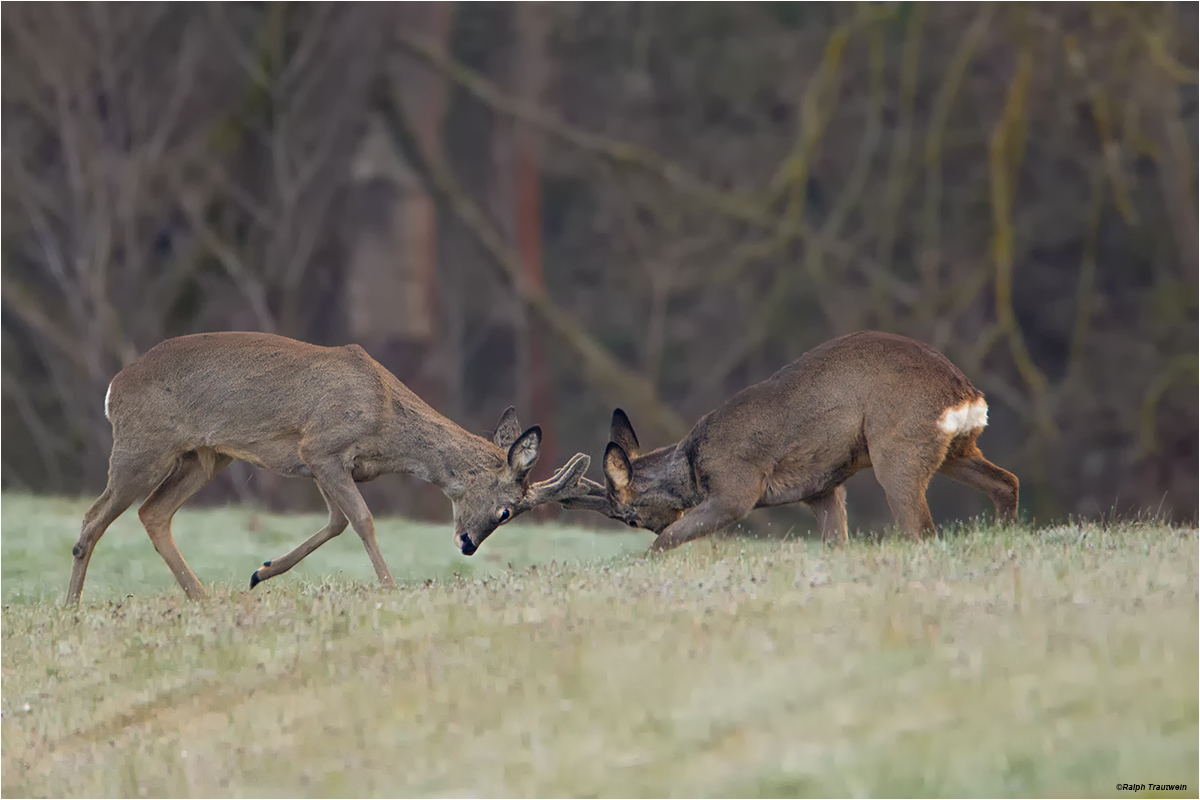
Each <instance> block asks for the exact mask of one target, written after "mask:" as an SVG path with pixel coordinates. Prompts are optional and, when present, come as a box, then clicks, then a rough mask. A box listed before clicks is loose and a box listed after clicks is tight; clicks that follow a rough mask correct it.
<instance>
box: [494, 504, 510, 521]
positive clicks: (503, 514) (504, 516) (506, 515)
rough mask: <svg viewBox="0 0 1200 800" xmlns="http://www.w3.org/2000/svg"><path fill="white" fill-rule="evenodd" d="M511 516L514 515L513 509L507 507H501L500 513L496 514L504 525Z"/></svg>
mask: <svg viewBox="0 0 1200 800" xmlns="http://www.w3.org/2000/svg"><path fill="white" fill-rule="evenodd" d="M511 516H512V511H510V510H509V509H507V508H502V509H500V513H498V514H497V515H496V518H497V519H499V520H500V524H501V525H503V524H504V523H506V522H508V518H509V517H511Z"/></svg>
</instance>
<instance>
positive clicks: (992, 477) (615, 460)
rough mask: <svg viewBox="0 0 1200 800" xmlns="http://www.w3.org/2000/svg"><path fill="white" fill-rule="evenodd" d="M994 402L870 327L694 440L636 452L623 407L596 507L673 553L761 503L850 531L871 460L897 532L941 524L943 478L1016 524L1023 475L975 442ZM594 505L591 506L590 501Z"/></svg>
mask: <svg viewBox="0 0 1200 800" xmlns="http://www.w3.org/2000/svg"><path fill="white" fill-rule="evenodd" d="M985 425H987V403H986V402H984V399H983V394H982V393H981V392H979V391H978V390H977V389H975V387H974V386H972V385H971V383H970V381H968V380H967V378H966V376H964V375H963V374H962V372H960V371H959V370H958V368H957V367H955V366H954V365H953V364H951V363H950V361H949V359H947V358H946V357H945V356H943V355H942V354H941V353H939V352H937V351H936V350H934V349H933V348H932V347H929V346H928V345H925V344H923V343H921V342H918V341H914V340H913V339H908V338H906V337H903V336H896V335H894V334H889V333H879V332H876V331H864V332H860V333H853V334H850V335H849V336H843V337H840V338H838V339H833V340H831V341H828V342H826V343H825V344H822V345H820V346H818V347H816V348H814V349H812V350H810V351H809V352H807V353H805V354H804V355H802V356H801V357H800V358H799V359H797V360H796V361H795V362H793V363H792V364H790V365H788V366H786V367H784V368H783V369H781V370H779V371H778V372H776V373H775V374H774V375H772V376H771V377H770V378H768V379H767V380H765V381H763V382H762V383H758V384H755V385H754V386H751V387H749V388H747V389H744V390H742V391H741V392H739V393H738V394H736V395H734V396H733V397H732V398H731V399H730V400H729V401H728V402H726V403H725V404H724V405H722V406H721V407H720V408H718V409H716V410H715V411H712V412H711V413H709V414H707V415H706V416H704V417H703V418H701V420H700V421H699V422H697V423H696V425H695V427H693V428H692V430H691V432H690V433H689V434H688V435H687V437H686V438H685V439H684V440H683V441H681V442H679V443H678V444H674V445H671V446H668V447H662V448H659V449H658V450H654V451H653V452H650V453H646V454H644V455H643V454H640V453H639V452H638V449H639V448H638V440H637V435H636V434H634V432H633V427H632V426H631V425H630V424H629V418H628V417H626V416H625V412H623V411H622V410H621V409H619V408H618V409H617V410H616V411H614V412H613V419H612V433H611V436H612V441H611V442H609V444H608V447H607V449H606V450H605V453H604V474H605V479H606V487H605V494H606V498H607V504H606V505H604V504H602V503H601V502H600V501H599V500H598V496H599V493H600V492H599V486H598V485H597V484H595V483H594V482H592V481H588V480H586V479H585V480H584V481H583V482H581V484H580V489H579V491H580V492H585V491H586V492H587V495H588V497H589V498H590V499H588V500H583V499H580V500H578V501H577V506H576V507H590V508H594V509H596V510H600V511H601V512H602V513H604V514H606V515H608V516H609V517H612V518H613V519H618V520H621V521H622V522H625V523H627V524H629V525H632V526H634V527H642V528H647V529H649V530H651V531H654V532H655V533H657V534H659V536H658V538H657V539H656V540H655V541H654V544H653V545H652V546H651V549H653V550H667V549H670V548H672V547H677V546H678V545H681V544H683V543H684V542H687V541H690V540H692V539H696V538H698V537H700V536H704V535H706V534H709V533H713V532H714V531H717V530H719V529H721V528H724V527H725V526H726V525H729V524H731V523H733V522H736V521H737V520H739V519H741V518H742V517H744V516H746V515H747V514H749V513H750V511H751V510H752V509H754V508H762V507H766V506H777V505H783V504H785V503H795V502H802V503H806V504H807V505H808V506H809V507H810V508H811V509H812V510H813V512H814V513H815V514H816V517H817V521H818V525H819V528H820V531H821V538H822V539H823V540H824V541H826V542H829V543H841V542H844V541H846V539H847V531H846V489H845V487H843V486H842V484H843V483H844V482H845V481H846V480H847V479H848V478H849V477H850V476H851V475H853V474H855V473H856V472H859V471H860V470H864V469H867V468H868V467H873V468H874V470H875V477H876V479H877V480H878V481H879V483H880V484H881V485H882V486H883V489H884V491H885V492H886V493H887V500H888V505H889V506H890V507H891V510H892V514H893V516H894V517H895V518H896V522H897V524H898V525H899V526H900V528H901V529H902V530H904V531H906V532H907V533H909V534H911V535H916V536H920V535H924V534H926V533H929V532H932V531H933V518H932V517H931V516H930V514H929V506H928V505H927V504H926V502H925V489H926V487H927V486H928V485H929V479H930V478H931V477H932V476H933V473H935V472H941V473H942V474H943V475H946V476H948V477H950V478H953V479H954V480H956V481H958V482H960V483H963V484H966V485H967V486H972V487H974V488H976V489H979V490H980V491H982V492H984V493H986V494H987V495H988V496H990V497H991V499H992V502H993V503H994V504H995V506H996V516H997V518H998V519H1000V520H1002V521H1011V520H1013V519H1015V517H1016V513H1017V486H1018V483H1017V478H1016V476H1015V475H1013V474H1012V473H1011V472H1008V471H1006V470H1003V469H1001V468H1000V467H997V466H996V465H995V464H992V463H991V462H990V461H988V460H987V459H985V458H984V457H983V453H981V452H980V451H979V448H978V447H976V445H975V440H976V438H978V436H979V434H980V433H981V432H982V431H983V428H984V426H985ZM588 503H590V505H587V504H588Z"/></svg>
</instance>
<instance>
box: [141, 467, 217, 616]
mask: <svg viewBox="0 0 1200 800" xmlns="http://www.w3.org/2000/svg"><path fill="white" fill-rule="evenodd" d="M209 453H211V451H209ZM206 461H207V463H205V462H206ZM232 461H233V459H231V458H230V457H229V456H223V455H217V456H216V457H215V459H213V458H211V457H209V456H207V455H206V456H205V457H203V458H202V457H201V456H200V455H199V454H198V453H196V451H192V452H189V453H184V455H183V456H181V457H180V459H179V462H178V464H177V465H176V467H175V469H174V470H172V472H171V474H170V475H168V476H167V477H166V478H165V479H163V482H162V483H160V484H159V485H158V486H157V487H155V489H154V491H153V492H151V493H150V496H149V497H147V498H146V502H144V503H142V505H141V508H139V509H138V517H139V518H140V519H141V521H142V526H143V527H145V529H146V533H147V534H148V535H149V536H150V541H151V542H152V543H153V544H154V549H155V550H157V551H158V554H159V555H160V556H162V559H163V561H165V562H167V566H168V567H170V569H171V572H172V574H174V575H175V580H176V581H178V582H179V586H180V588H182V589H183V591H184V593H185V594H186V595H187V596H188V599H189V600H201V599H203V598H204V594H205V593H204V587H203V586H202V585H201V584H200V580H199V579H198V578H197V577H196V573H194V572H192V569H191V567H189V566H188V565H187V562H186V561H184V560H183V554H182V553H180V552H179V548H178V547H177V546H176V545H175V538H174V537H173V536H171V519H172V518H173V517H174V516H175V512H176V511H178V510H179V507H180V506H182V505H183V504H184V503H186V502H187V501H188V500H189V499H190V498H191V497H192V495H194V494H195V493H196V492H198V491H200V490H201V489H203V488H204V487H205V486H207V485H208V484H209V482H210V481H212V479H213V478H214V477H216V475H217V473H218V472H220V471H221V470H223V469H225V467H227V466H229V464H230V462H232Z"/></svg>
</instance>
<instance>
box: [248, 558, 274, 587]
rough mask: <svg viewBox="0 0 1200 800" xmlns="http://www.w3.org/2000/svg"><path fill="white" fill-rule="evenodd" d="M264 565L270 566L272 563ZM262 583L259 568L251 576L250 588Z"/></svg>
mask: <svg viewBox="0 0 1200 800" xmlns="http://www.w3.org/2000/svg"><path fill="white" fill-rule="evenodd" d="M264 566H270V565H269V564H268V565H264ZM260 583H262V578H260V577H258V570H254V574H253V575H251V576H250V588H251V589H253V588H254V587H255V586H258V585H259V584H260Z"/></svg>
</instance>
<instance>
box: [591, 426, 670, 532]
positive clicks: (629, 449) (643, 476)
mask: <svg viewBox="0 0 1200 800" xmlns="http://www.w3.org/2000/svg"><path fill="white" fill-rule="evenodd" d="M610 437H611V439H612V441H610V442H609V443H608V447H607V448H605V450H604V479H605V484H606V485H605V499H606V501H607V504H606V507H605V508H604V509H602V513H604V514H606V515H607V516H608V517H610V518H611V519H616V520H620V521H621V522H624V523H625V524H626V525H629V526H630V527H633V528H645V529H646V530H650V531H654V532H655V533H662V532H663V530H665V529H666V527H667V526H668V525H670V524H671V523H672V522H674V521H675V520H677V519H679V517H680V516H681V515H682V514H683V512H684V510H685V508H687V506H686V505H684V497H685V495H686V479H687V476H686V469H683V468H682V467H683V465H682V464H681V463H680V462H679V461H678V460H677V459H676V457H675V456H676V448H675V446H674V445H672V446H670V447H663V448H659V449H658V450H654V451H652V452H650V453H647V454H645V455H644V456H643V455H642V454H641V452H640V451H641V446H640V445H639V443H638V438H637V434H636V433H634V431H633V425H631V424H630V422H629V417H628V416H626V414H625V412H624V411H622V410H621V409H619V408H618V409H615V410H614V411H613V416H612V426H611V430H610Z"/></svg>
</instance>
